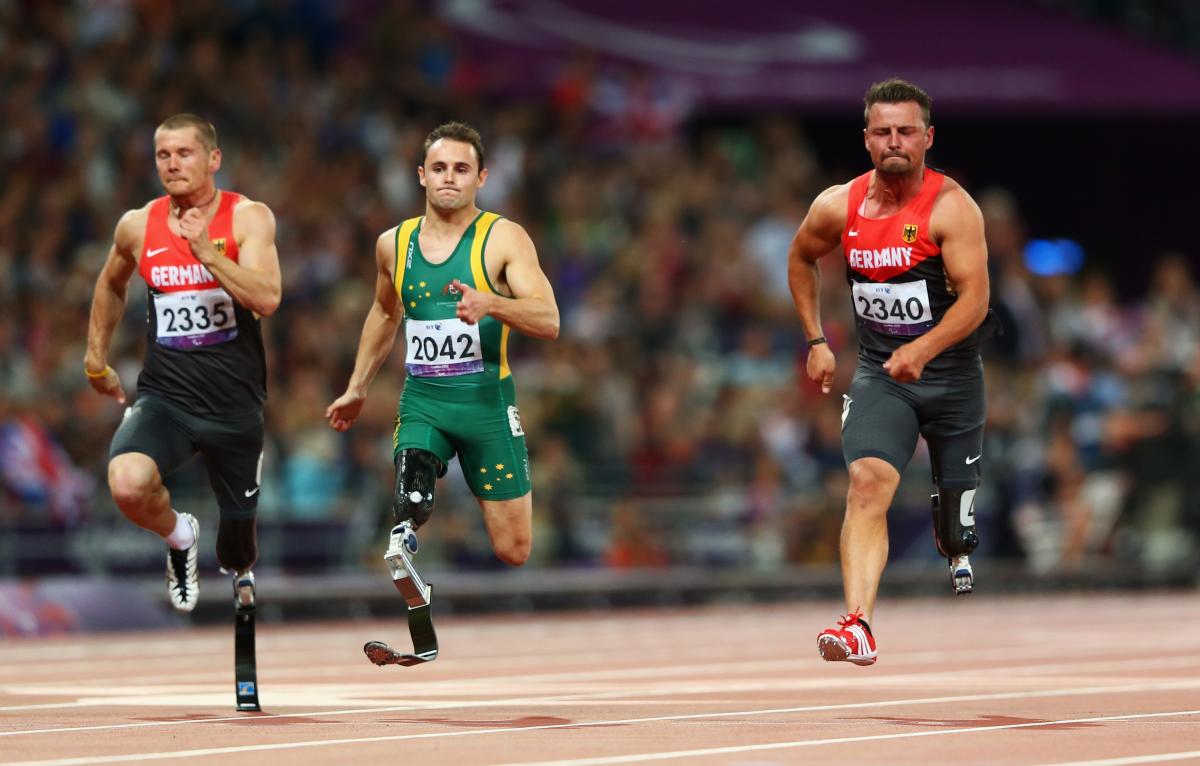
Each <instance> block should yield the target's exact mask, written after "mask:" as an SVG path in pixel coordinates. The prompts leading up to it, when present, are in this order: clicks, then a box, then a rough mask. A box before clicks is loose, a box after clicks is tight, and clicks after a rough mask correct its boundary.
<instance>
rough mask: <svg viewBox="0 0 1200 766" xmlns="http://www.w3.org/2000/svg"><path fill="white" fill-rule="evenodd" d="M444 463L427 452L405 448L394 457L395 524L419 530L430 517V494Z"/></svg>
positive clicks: (393, 510)
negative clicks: (411, 525) (404, 524)
mask: <svg viewBox="0 0 1200 766" xmlns="http://www.w3.org/2000/svg"><path fill="white" fill-rule="evenodd" d="M445 472H446V464H445V463H443V462H442V460H441V458H439V457H438V456H437V455H435V454H433V453H432V452H430V451H429V450H423V449H416V448H411V447H410V448H407V449H403V450H400V454H398V455H397V456H396V490H395V493H394V495H393V497H392V513H393V514H394V515H395V518H396V523H397V524H399V523H400V522H402V521H411V522H412V523H413V526H414V527H416V528H420V527H421V525H422V524H424V523H425V522H427V521H429V517H430V516H432V515H433V491H434V488H435V486H436V485H437V477H438V476H441V475H442V474H443V473H445Z"/></svg>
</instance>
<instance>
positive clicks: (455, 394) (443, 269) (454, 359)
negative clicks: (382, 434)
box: [393, 213, 530, 500]
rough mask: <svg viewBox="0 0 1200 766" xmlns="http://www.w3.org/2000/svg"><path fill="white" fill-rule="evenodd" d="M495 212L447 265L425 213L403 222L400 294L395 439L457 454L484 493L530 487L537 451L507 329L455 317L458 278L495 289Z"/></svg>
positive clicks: (513, 493)
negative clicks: (429, 250)
mask: <svg viewBox="0 0 1200 766" xmlns="http://www.w3.org/2000/svg"><path fill="white" fill-rule="evenodd" d="M498 220H500V216H498V215H496V214H495V213H480V214H479V215H478V216H476V218H475V220H474V221H472V222H471V224H470V225H469V226H468V227H467V229H466V231H464V232H463V235H462V239H460V240H459V242H458V245H457V246H456V247H455V248H454V250H453V252H451V254H450V257H449V258H447V259H446V260H445V261H443V262H442V263H436V264H435V263H430V262H429V261H428V260H426V259H425V256H424V255H423V254H422V253H421V244H420V233H421V224H422V223H423V222H424V218H410V219H409V220H407V221H405V222H404V223H403V224H401V225H400V226H399V227H398V228H397V229H396V265H395V269H394V274H395V282H394V287H395V288H396V294H397V295H399V296H400V300H401V301H402V302H403V305H404V340H405V345H406V349H405V358H404V361H405V368H406V369H407V371H408V376H407V378H406V380H405V383H404V393H403V394H402V395H401V397H400V407H399V410H398V413H397V420H396V430H395V436H394V439H393V446H394V448H395V451H396V453H397V454H399V451H400V450H402V449H407V448H417V449H425V450H429V451H430V452H433V453H434V454H436V455H437V456H438V457H439V458H441V459H442V460H443V461H444V462H449V461H450V459H451V458H452V457H453V456H454V455H456V454H457V455H458V458H459V462H460V463H461V464H462V468H463V473H464V474H465V476H466V479H467V483H468V484H470V486H471V489H472V491H473V492H474V493H475V495H476V496H477V497H479V498H482V499H485V500H504V499H509V498H514V497H521V496H522V495H524V494H526V493H527V492H529V488H530V482H529V458H528V452H527V451H526V447H525V433H524V431H523V430H522V429H521V420H520V416H519V414H518V412H517V406H516V388H515V386H514V384H513V378H512V372H511V371H510V370H509V368H508V357H507V349H508V335H509V328H508V326H507V325H505V324H504V323H502V322H500V321H499V320H497V319H495V318H493V317H491V316H487V317H484V318H483V319H482V320H481V321H479V322H478V323H477V324H473V325H472V324H467V323H466V322H464V321H462V320H461V319H459V318H458V317H457V315H456V307H457V305H458V301H459V300H461V298H462V295H461V293H460V291H459V290H458V289H457V288H455V287H453V286H452V283H453V282H454V280H456V279H457V280H458V281H459V282H461V283H463V284H464V285H468V286H470V287H473V288H474V289H476V290H479V291H480V292H485V293H495V292H496V290H495V288H494V287H493V286H492V284H491V281H490V280H489V278H488V275H487V269H486V266H485V263H484V251H485V249H486V247H487V243H488V237H489V235H490V233H491V231H492V226H493V225H495V223H496V222H497V221H498Z"/></svg>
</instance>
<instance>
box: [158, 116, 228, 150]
mask: <svg viewBox="0 0 1200 766" xmlns="http://www.w3.org/2000/svg"><path fill="white" fill-rule="evenodd" d="M183 128H195V129H196V137H197V138H199V139H200V143H202V144H204V149H205V151H209V152H211V151H212V150H213V149H216V148H217V129H216V128H214V127H213V124H212V123H211V122H209V121H208V120H206V119H204V118H203V117H201V116H200V115H198V114H191V113H189V112H182V113H181V114H174V115H171V116H170V117H168V118H167V119H165V120H163V121H162V124H161V125H159V126H158V127H157V128H155V129H154V132H155V133H157V132H158V131H160V130H182V129H183Z"/></svg>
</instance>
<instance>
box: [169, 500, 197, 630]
mask: <svg viewBox="0 0 1200 766" xmlns="http://www.w3.org/2000/svg"><path fill="white" fill-rule="evenodd" d="M179 515H180V516H182V517H183V520H184V521H186V522H187V523H188V524H190V525H191V526H192V534H193V535H194V536H195V538H196V539H195V540H193V541H192V544H191V545H190V546H189V547H187V548H185V549H183V550H181V551H177V550H175V549H174V548H169V549H168V550H167V595H168V596H170V597H171V606H173V607H175V608H176V609H178V610H179V611H181V612H190V611H192V610H193V609H195V608H196V602H197V601H198V600H199V599H200V564H199V561H198V559H199V551H200V525H199V524H198V523H197V522H196V517H195V516H193V515H192V514H190V513H181V514H179Z"/></svg>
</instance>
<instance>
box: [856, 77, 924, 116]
mask: <svg viewBox="0 0 1200 766" xmlns="http://www.w3.org/2000/svg"><path fill="white" fill-rule="evenodd" d="M905 101H915V102H916V103H917V104H918V105H919V106H920V107H921V116H922V117H924V118H925V127H927V128H928V127H929V126H930V125H932V124H933V123H932V122H930V116H929V115H930V110H931V109H932V108H933V99H932V98H931V97H930V96H929V94H928V93H926V92H925V91H923V90H921V89H920V88H918V87H917V86H916V85H913V84H912V83H911V82H909V81H908V80H901V79H900V78H899V77H893V78H891V79H890V80H884V81H883V82H877V83H874V84H873V85H871V87H869V88H867V95H865V96H863V104H864V108H863V122H864V123H865V124H867V125H870V124H871V107H872V106H874V105H875V104H902V103H904V102H905Z"/></svg>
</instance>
